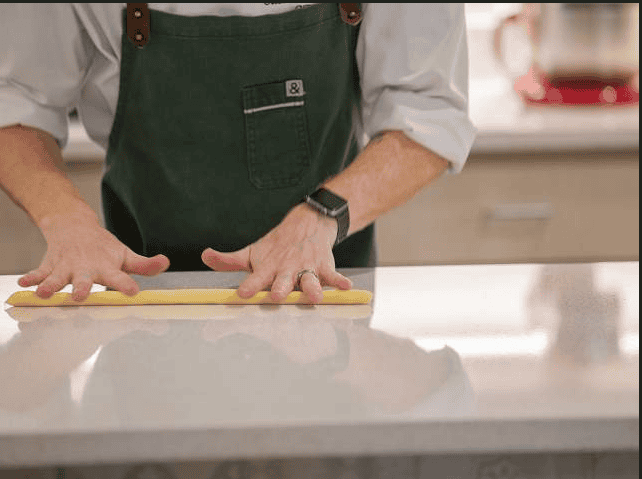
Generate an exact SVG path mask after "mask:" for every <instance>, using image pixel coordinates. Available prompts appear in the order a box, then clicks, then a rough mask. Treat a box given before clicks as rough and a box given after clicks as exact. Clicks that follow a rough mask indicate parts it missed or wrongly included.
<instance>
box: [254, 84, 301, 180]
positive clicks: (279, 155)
mask: <svg viewBox="0 0 642 479" xmlns="http://www.w3.org/2000/svg"><path fill="white" fill-rule="evenodd" d="M293 84H296V85H297V86H299V88H297V89H296V90H295V94H293V93H292V85H293ZM286 88H289V90H286ZM242 95H243V113H244V117H245V140H246V146H247V166H248V173H249V178H250V181H251V182H252V184H253V185H254V186H256V187H257V188H259V189H267V188H286V187H292V186H297V185H298V184H300V183H301V180H302V179H303V177H304V176H305V174H306V173H307V172H308V170H309V167H310V143H309V133H308V123H307V119H306V114H305V100H304V97H305V93H304V91H303V82H302V81H301V80H288V81H283V82H276V83H267V84H263V85H254V86H249V87H246V88H243V90H242Z"/></svg>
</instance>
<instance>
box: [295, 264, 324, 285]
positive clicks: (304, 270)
mask: <svg viewBox="0 0 642 479" xmlns="http://www.w3.org/2000/svg"><path fill="white" fill-rule="evenodd" d="M306 273H310V274H313V275H314V277H315V278H316V279H317V281H318V280H319V276H317V274H316V273H315V272H314V270H312V269H302V270H301V271H299V272H298V273H297V275H296V283H295V285H296V289H298V290H301V278H303V275H304V274H306Z"/></svg>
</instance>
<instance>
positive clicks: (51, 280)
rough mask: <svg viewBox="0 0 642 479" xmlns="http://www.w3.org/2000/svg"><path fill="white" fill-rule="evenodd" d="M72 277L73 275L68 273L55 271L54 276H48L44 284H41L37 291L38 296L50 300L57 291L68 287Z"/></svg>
mask: <svg viewBox="0 0 642 479" xmlns="http://www.w3.org/2000/svg"><path fill="white" fill-rule="evenodd" d="M70 277H71V274H70V273H68V272H65V273H63V272H62V271H59V272H56V271H54V272H53V273H52V274H50V275H49V276H47V278H46V279H45V280H44V281H43V282H42V283H40V286H38V288H37V289H36V295H37V296H40V297H41V298H45V299H46V298H49V297H50V296H51V295H52V294H54V293H55V292H56V291H60V290H61V289H62V288H64V287H65V286H66V285H68V284H69V279H70Z"/></svg>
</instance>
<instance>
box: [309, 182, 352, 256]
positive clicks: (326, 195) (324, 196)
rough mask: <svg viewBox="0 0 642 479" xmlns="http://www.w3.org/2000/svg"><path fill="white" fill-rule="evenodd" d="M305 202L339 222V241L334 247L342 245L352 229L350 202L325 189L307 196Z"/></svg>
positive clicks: (336, 241)
mask: <svg viewBox="0 0 642 479" xmlns="http://www.w3.org/2000/svg"><path fill="white" fill-rule="evenodd" d="M304 201H305V202H306V203H307V204H308V205H310V206H311V207H312V208H314V209H315V210H317V211H318V212H319V213H321V214H322V215H325V216H328V217H330V218H334V219H336V220H337V226H338V227H337V239H336V240H335V242H334V246H336V245H338V244H339V243H341V242H342V241H343V240H344V239H345V238H346V236H348V230H349V229H350V214H349V212H348V202H347V201H346V200H344V199H343V198H341V197H340V196H338V195H335V194H334V193H332V192H331V191H329V190H326V189H325V188H319V189H318V190H316V191H315V192H314V193H312V194H309V195H306V196H305V199H304Z"/></svg>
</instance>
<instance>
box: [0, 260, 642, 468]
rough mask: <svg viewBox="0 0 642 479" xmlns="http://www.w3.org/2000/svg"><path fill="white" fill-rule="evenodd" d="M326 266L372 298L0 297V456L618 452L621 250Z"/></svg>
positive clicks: (627, 308)
mask: <svg viewBox="0 0 642 479" xmlns="http://www.w3.org/2000/svg"><path fill="white" fill-rule="evenodd" d="M340 271H342V272H344V274H347V275H348V276H350V277H351V278H352V279H353V281H354V287H355V288H360V289H372V290H374V300H373V303H372V304H370V305H351V306H294V305H282V306H279V305H264V306H258V305H249V306H225V305H200V306H189V305H184V306H129V307H119V306H106V307H96V306H94V307H89V306H85V307H73V308H15V307H8V305H6V304H5V305H4V307H5V308H4V309H3V311H2V312H0V385H2V390H3V394H2V395H0V468H11V467H27V466H48V465H61V464H102V463H104V464H115V463H127V462H155V461H156V462H158V461H168V460H171V461H198V460H232V459H236V458H250V459H260V458H266V457H320V456H358V455H394V454H424V455H425V454H463V453H466V454H471V453H497V452H504V453H505V452H507V451H508V452H511V451H512V452H515V453H520V452H521V453H523V452H536V451H540V452H541V451H553V452H579V451H637V450H638V448H639V413H638V409H639V339H638V337H639V336H638V335H639V326H638V323H639V263H638V262H632V263H596V264H584V265H546V266H544V265H537V264H524V265H490V266H487V265H474V266H437V267H430V266H425V267H423V266H422V267H378V268H374V269H353V270H352V269H347V270H340ZM243 277H244V273H218V272H216V273H215V272H203V273H165V274H162V275H160V276H158V277H155V278H144V277H135V278H136V280H137V281H138V282H139V284H140V285H141V288H143V289H158V288H173V287H206V286H215V287H235V286H237V285H238V284H239V281H241V280H242V278H243ZM17 279H18V276H2V277H0V299H1V300H2V301H3V302H4V301H5V300H6V299H7V298H8V297H9V295H10V294H11V293H12V292H14V291H16V290H18V289H19V288H18V287H17V284H16V281H17ZM30 289H33V288H30ZM98 289H104V288H102V287H95V288H94V290H98ZM66 291H69V287H67V288H66ZM602 300H604V301H602ZM557 304H560V305H562V306H561V307H560V308H558V307H557V306H556V305H557ZM587 304H594V305H598V306H596V308H597V309H595V310H592V309H591V308H590V307H589V309H586V308H587V306H586V305H587ZM602 306H604V307H602ZM574 311H575V312H574ZM577 311H580V313H579V315H578V314H577ZM589 317H590V318H592V319H591V320H590V321H588V322H582V321H584V320H585V319H586V318H589ZM578 324H579V326H578ZM612 340H613V341H612Z"/></svg>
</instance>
